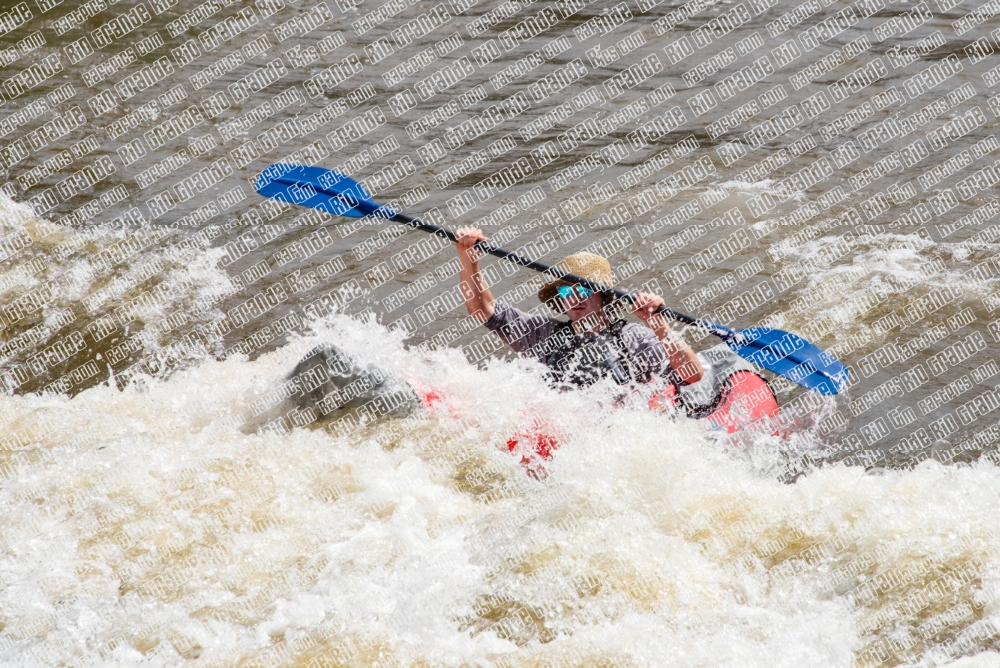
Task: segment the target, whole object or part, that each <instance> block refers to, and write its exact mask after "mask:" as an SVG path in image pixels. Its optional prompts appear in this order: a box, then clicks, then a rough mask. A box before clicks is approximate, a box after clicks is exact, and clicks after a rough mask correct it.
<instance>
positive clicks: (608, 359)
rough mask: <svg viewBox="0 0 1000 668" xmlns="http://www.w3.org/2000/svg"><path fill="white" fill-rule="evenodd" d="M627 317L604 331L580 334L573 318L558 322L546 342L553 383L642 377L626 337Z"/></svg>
mask: <svg viewBox="0 0 1000 668" xmlns="http://www.w3.org/2000/svg"><path fill="white" fill-rule="evenodd" d="M623 327H625V321H624V320H615V321H614V322H612V323H611V325H610V326H609V327H607V328H606V329H604V330H603V331H601V332H588V333H586V334H577V333H576V330H574V329H573V323H572V322H562V323H559V324H558V325H556V328H555V331H553V332H552V334H551V335H550V336H549V337H548V338H547V339H546V340H545V342H544V343H543V344H542V345H543V348H542V354H543V359H544V361H545V365H546V366H547V367H549V371H548V375H547V377H548V380H549V383H550V384H552V385H553V386H555V387H558V388H560V389H573V388H574V387H589V386H590V385H593V384H594V383H596V382H598V381H601V380H604V379H605V378H609V377H610V378H611V379H613V380H614V381H615V382H616V383H617V384H619V385H626V384H628V383H631V382H633V381H636V380H646V379H641V378H638V377H637V375H638V373H637V371H636V369H635V368H634V365H633V364H632V363H631V361H630V359H629V353H628V348H627V347H626V345H625V341H624V340H623V339H622V328H623Z"/></svg>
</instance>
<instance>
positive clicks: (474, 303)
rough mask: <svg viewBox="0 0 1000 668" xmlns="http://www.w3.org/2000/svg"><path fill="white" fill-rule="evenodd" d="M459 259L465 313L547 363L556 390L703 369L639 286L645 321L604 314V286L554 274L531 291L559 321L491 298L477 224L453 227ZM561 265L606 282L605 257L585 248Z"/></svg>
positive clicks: (690, 379)
mask: <svg viewBox="0 0 1000 668" xmlns="http://www.w3.org/2000/svg"><path fill="white" fill-rule="evenodd" d="M455 238H456V240H457V241H458V256H459V259H460V261H461V273H460V277H461V281H462V283H463V285H464V286H467V287H465V288H463V290H462V294H463V295H464V297H465V307H466V309H467V310H468V312H469V315H471V316H473V317H475V318H477V319H478V320H479V321H480V322H482V323H484V324H485V326H486V327H487V328H488V329H490V330H492V331H494V332H496V333H497V334H498V335H499V336H500V338H501V339H503V341H504V342H505V343H506V344H507V345H509V346H510V347H511V348H513V349H514V350H515V351H517V352H519V353H522V354H524V355H527V356H530V357H534V358H536V359H538V361H540V362H542V363H543V364H545V365H546V366H547V367H548V368H549V372H548V373H549V379H550V381H551V383H552V384H553V385H554V386H556V387H559V388H562V389H571V388H573V387H586V386H588V385H592V384H593V383H595V382H597V381H599V380H602V379H604V378H612V379H613V380H614V381H615V382H616V383H618V384H620V385H625V384H630V383H633V382H639V383H646V382H649V381H650V380H652V379H654V378H662V379H664V380H665V381H666V382H667V383H668V384H669V385H674V386H679V385H687V384H689V383H696V382H698V381H699V380H701V377H702V374H703V372H704V369H703V368H702V365H701V361H699V359H698V357H697V356H696V355H695V354H694V351H693V350H691V348H690V346H688V344H687V343H685V342H684V340H683V339H682V338H681V337H680V336H679V335H678V334H677V333H676V332H674V331H673V330H672V329H671V328H670V326H669V325H668V324H667V322H666V319H665V318H664V317H663V316H662V315H660V314H658V313H654V311H655V310H656V308H657V307H659V306H661V305H663V304H664V301H663V299H662V298H661V297H659V296H657V295H654V294H650V293H644V292H643V293H639V294H638V295H636V302H635V304H634V305H633V308H632V313H633V314H635V315H636V317H638V318H639V319H640V320H642V321H643V322H644V323H645V324H646V326H643V325H640V324H638V323H629V324H626V323H625V321H624V320H620V319H616V320H612V319H611V317H610V316H609V314H608V309H607V307H608V306H610V305H611V303H612V301H613V294H611V293H597V294H594V293H592V291H591V290H590V289H588V288H586V287H585V286H582V285H574V284H572V283H570V282H568V281H565V280H556V281H552V282H550V283H547V284H546V285H544V286H543V287H542V288H541V289H540V290H539V291H538V298H539V300H541V301H542V302H543V303H545V304H547V305H549V306H550V307H551V308H553V309H554V310H555V311H556V312H558V313H565V314H566V315H567V316H569V321H568V322H564V321H561V320H558V319H556V318H552V317H547V316H544V315H534V314H531V313H526V312H524V311H521V310H520V309H517V308H514V307H513V306H512V305H510V304H507V303H506V302H504V301H498V300H496V299H495V298H494V297H493V295H492V294H491V293H490V290H489V288H488V287H487V286H486V283H485V281H484V280H483V277H482V275H481V274H480V270H479V256H480V252H479V251H478V250H477V249H476V248H475V247H474V246H475V244H476V243H477V242H480V241H484V242H485V241H487V239H486V237H485V236H484V235H483V232H482V230H480V229H478V228H475V227H463V228H460V229H458V230H456V231H455ZM559 268H560V269H562V270H563V271H565V272H567V273H571V274H575V275H577V276H581V277H583V278H586V279H588V280H591V281H595V282H599V283H601V284H603V285H607V286H610V285H611V283H612V278H611V264H610V263H609V262H608V261H607V260H606V259H605V258H603V257H601V256H599V255H595V254H593V253H575V254H573V255H570V256H569V257H567V258H566V259H565V260H563V261H562V263H560V265H559Z"/></svg>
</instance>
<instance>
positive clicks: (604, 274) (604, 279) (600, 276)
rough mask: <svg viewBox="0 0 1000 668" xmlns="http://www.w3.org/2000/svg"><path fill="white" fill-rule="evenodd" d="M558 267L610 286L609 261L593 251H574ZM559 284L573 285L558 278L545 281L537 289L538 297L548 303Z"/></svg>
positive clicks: (552, 298)
mask: <svg viewBox="0 0 1000 668" xmlns="http://www.w3.org/2000/svg"><path fill="white" fill-rule="evenodd" d="M558 268H559V269H561V270H562V271H565V272H566V273H568V274H576V275H577V276H581V277H583V278H586V279H588V280H591V281H594V282H596V283H603V284H604V285H606V286H608V287H611V285H612V278H611V263H610V262H608V261H607V260H606V259H604V258H603V257H601V256H600V255H594V254H593V253H586V252H584V253H574V254H573V255H570V256H569V257H567V258H566V259H565V260H563V261H562V262H560V263H559V264H558ZM560 285H573V283H571V282H570V281H566V280H563V279H559V280H556V281H552V282H551V283H546V284H545V285H543V286H542V289H541V290H539V291H538V299H539V300H540V301H541V302H542V303H544V304H548V303H550V302H553V301H554V300H555V297H556V290H557V289H558V288H559V286H560Z"/></svg>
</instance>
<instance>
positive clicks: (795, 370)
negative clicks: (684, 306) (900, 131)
mask: <svg viewBox="0 0 1000 668" xmlns="http://www.w3.org/2000/svg"><path fill="white" fill-rule="evenodd" d="M726 343H727V344H729V347H730V348H732V349H733V352H735V353H736V354H737V355H739V356H740V357H742V358H743V359H745V360H748V361H750V362H753V363H754V364H756V365H757V366H762V367H764V368H765V369H767V370H768V371H773V372H774V373H776V374H778V375H779V376H783V377H785V378H787V379H788V380H790V381H792V382H793V383H798V384H799V385H801V386H802V387H804V388H806V389H808V390H812V391H814V392H819V393H820V394H837V393H838V392H840V391H841V390H842V389H844V386H845V385H846V384H847V367H846V366H844V364H842V363H841V362H839V361H838V360H836V359H834V358H833V357H832V356H830V355H829V354H828V353H826V352H824V351H823V350H821V349H820V348H818V347H817V346H815V345H813V344H812V343H809V342H808V341H806V340H805V339H803V338H802V337H801V336H798V335H796V334H792V333H791V332H783V331H781V330H780V329H770V328H768V327H751V328H749V329H744V330H740V331H738V332H734V336H733V337H730V338H727V340H726Z"/></svg>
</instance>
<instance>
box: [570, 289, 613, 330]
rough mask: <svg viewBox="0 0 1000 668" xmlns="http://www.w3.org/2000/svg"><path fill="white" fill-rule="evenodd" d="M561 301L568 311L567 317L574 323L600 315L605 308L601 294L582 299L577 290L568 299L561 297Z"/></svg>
mask: <svg viewBox="0 0 1000 668" xmlns="http://www.w3.org/2000/svg"><path fill="white" fill-rule="evenodd" d="M560 299H562V302H563V307H564V308H565V309H566V315H568V316H569V318H570V320H573V321H574V322H575V321H577V320H581V319H582V318H586V317H587V316H588V315H591V314H594V313H598V312H599V311H600V310H601V307H602V306H603V302H602V300H601V296H600V295H599V294H592V295H590V296H589V297H581V296H580V295H579V294H578V293H577V292H576V290H575V289H574V291H573V292H572V293H571V294H570V295H569V296H568V297H560Z"/></svg>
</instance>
